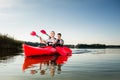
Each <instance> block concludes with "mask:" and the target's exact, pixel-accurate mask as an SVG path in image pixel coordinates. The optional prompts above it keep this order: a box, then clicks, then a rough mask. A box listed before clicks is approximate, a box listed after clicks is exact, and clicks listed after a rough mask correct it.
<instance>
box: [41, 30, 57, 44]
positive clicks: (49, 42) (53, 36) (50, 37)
mask: <svg viewBox="0 0 120 80" xmlns="http://www.w3.org/2000/svg"><path fill="white" fill-rule="evenodd" d="M40 41H41V42H43V43H45V44H46V45H47V46H53V45H54V42H55V41H56V38H55V31H51V33H50V36H49V38H48V39H47V40H42V38H40Z"/></svg>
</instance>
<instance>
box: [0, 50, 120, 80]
mask: <svg viewBox="0 0 120 80" xmlns="http://www.w3.org/2000/svg"><path fill="white" fill-rule="evenodd" d="M21 54H23V53H21ZM0 80H120V49H87V50H85V49H82V50H79V49H73V55H72V56H71V57H58V56H48V57H46V56H43V57H37V58H24V56H23V55H17V56H7V57H2V58H0Z"/></svg>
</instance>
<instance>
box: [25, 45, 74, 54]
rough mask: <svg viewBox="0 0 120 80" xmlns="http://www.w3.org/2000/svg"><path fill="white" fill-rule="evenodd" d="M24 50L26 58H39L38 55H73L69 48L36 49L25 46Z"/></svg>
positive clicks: (50, 47) (48, 47)
mask: <svg viewBox="0 0 120 80" xmlns="http://www.w3.org/2000/svg"><path fill="white" fill-rule="evenodd" d="M23 50H24V55H25V56H38V55H54V54H59V55H62V56H65V55H71V53H72V50H71V49H69V48H68V47H64V46H63V47H55V48H54V47H52V46H45V47H34V46H30V45H27V44H23Z"/></svg>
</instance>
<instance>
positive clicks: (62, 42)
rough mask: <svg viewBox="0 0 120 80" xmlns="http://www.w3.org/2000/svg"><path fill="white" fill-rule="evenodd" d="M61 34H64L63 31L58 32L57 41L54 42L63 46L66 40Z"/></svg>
mask: <svg viewBox="0 0 120 80" xmlns="http://www.w3.org/2000/svg"><path fill="white" fill-rule="evenodd" d="M61 36H62V34H61V33H58V34H57V39H56V40H55V42H54V44H55V46H63V44H64V40H63V39H61Z"/></svg>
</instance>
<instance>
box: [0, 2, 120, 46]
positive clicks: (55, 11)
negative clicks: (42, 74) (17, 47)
mask: <svg viewBox="0 0 120 80" xmlns="http://www.w3.org/2000/svg"><path fill="white" fill-rule="evenodd" d="M41 29H44V30H46V32H47V33H48V34H49V33H50V32H51V31H55V32H56V34H57V33H59V32H60V33H62V38H63V39H64V41H65V44H78V43H80V44H98V43H99V44H107V45H120V0H0V33H1V34H8V35H9V36H11V37H14V38H15V39H18V40H23V41H32V42H39V39H38V38H37V37H33V36H31V35H30V32H31V31H36V33H37V34H38V35H40V36H41V37H42V38H43V39H47V37H46V35H44V34H42V33H40V30H41Z"/></svg>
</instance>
